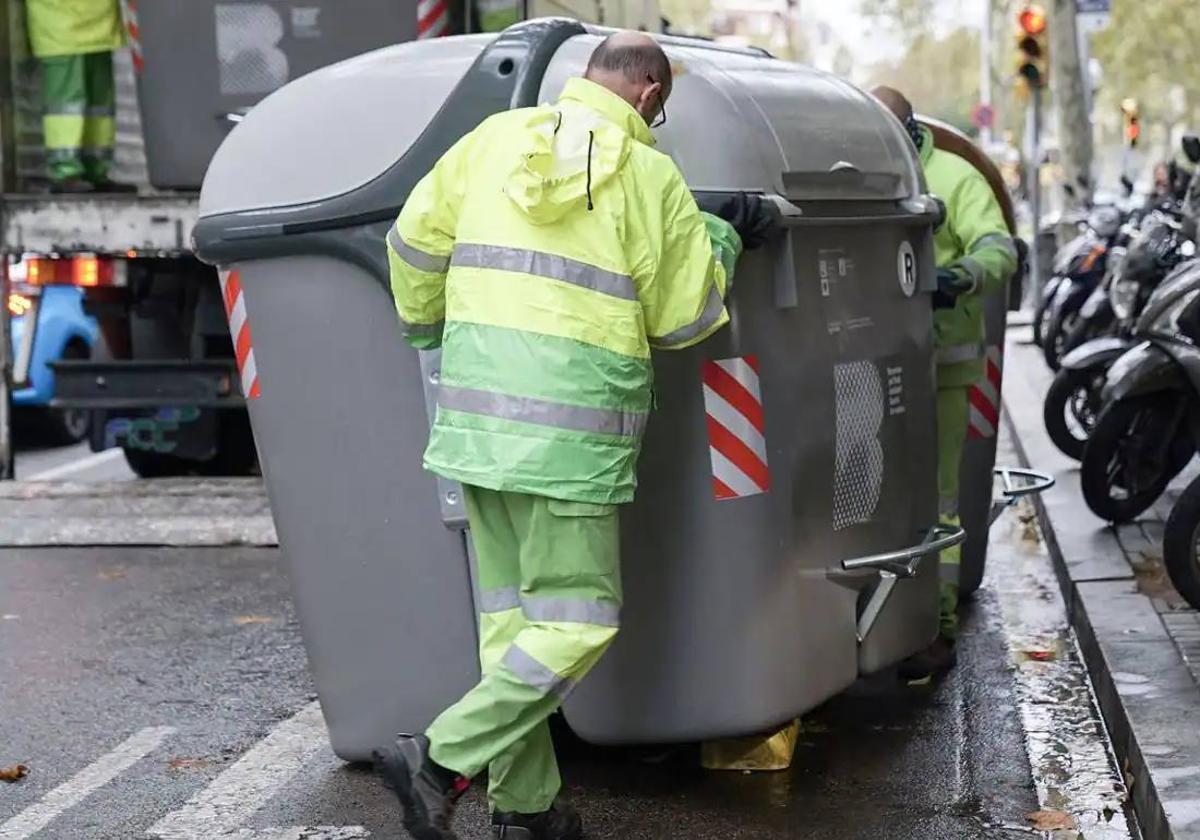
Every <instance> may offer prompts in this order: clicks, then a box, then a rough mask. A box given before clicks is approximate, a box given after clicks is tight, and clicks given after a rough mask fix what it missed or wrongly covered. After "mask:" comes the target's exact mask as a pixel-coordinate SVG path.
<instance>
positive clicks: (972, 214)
mask: <svg viewBox="0 0 1200 840" xmlns="http://www.w3.org/2000/svg"><path fill="white" fill-rule="evenodd" d="M872 93H874V95H875V96H876V97H877V98H878V99H879V100H880V101H881V102H883V104H884V105H886V106H887V107H888V109H889V110H891V111H892V113H894V114H895V115H896V117H897V119H899V120H900V122H901V123H903V124H904V127H905V130H906V132H907V133H908V134H909V136H910V137H911V138H912V141H913V144H914V145H915V146H916V148H917V154H918V156H919V157H920V160H921V168H922V170H923V171H924V173H925V182H926V185H927V186H928V188H929V191H930V192H931V193H933V194H934V195H936V196H937V197H938V198H940V199H941V200H942V201H943V202H944V203H945V205H946V220H945V222H944V223H943V224H942V226H941V227H940V228H938V230H937V231H936V232H935V234H934V237H933V247H934V261H935V262H936V263H937V281H938V289H937V292H935V293H934V297H933V305H934V315H933V337H934V347H935V348H936V350H937V424H938V497H939V501H938V504H939V508H940V510H939V519H940V521H941V523H942V524H943V525H951V526H957V525H958V524H959V516H958V495H959V482H958V477H959V471H960V468H961V465H962V453H963V446H964V445H965V443H966V440H967V420H968V411H969V406H968V402H967V391H968V389H969V388H970V387H971V386H972V385H974V384H975V383H977V382H978V381H979V380H980V379H982V378H983V364H984V342H983V339H984V323H983V297H984V295H987V294H991V293H994V292H998V291H1001V290H1003V289H1004V286H1005V284H1006V283H1007V282H1008V280H1009V278H1010V277H1012V275H1013V273H1014V272H1015V271H1016V269H1017V247H1016V244H1015V243H1014V242H1013V240H1012V236H1011V235H1010V234H1009V232H1008V225H1007V224H1006V223H1005V221H1004V212H1003V211H1002V210H1001V209H1000V203H999V202H998V201H997V200H996V196H995V194H994V193H993V192H992V188H991V186H990V185H989V184H988V182H987V179H986V178H984V176H983V174H982V173H981V172H979V170H977V169H976V168H975V167H973V166H972V165H971V164H970V163H968V162H967V161H965V160H963V159H962V158H960V157H959V156H958V155H955V154H953V153H951V152H946V151H942V150H941V149H937V148H935V147H934V143H933V134H932V132H930V130H929V129H928V128H925V127H924V126H922V125H920V124H919V123H918V122H917V120H916V118H915V117H914V116H913V107H912V104H911V103H910V102H909V101H908V99H906V98H905V97H904V95H903V94H901V93H900V92H899V91H897V90H895V89H893V88H889V87H879V88H876V89H875V90H874V91H872ZM961 556H962V554H961V549H960V548H959V547H958V546H956V547H954V548H951V549H947V550H946V551H943V552H942V555H941V558H940V560H941V562H940V567H941V579H942V582H941V596H942V597H941V628H940V632H939V634H938V638H937V640H936V641H935V642H934V644H933V645H932V646H931V647H930V648H929V649H928V650H927V651H924V652H923V653H921V654H919V655H917V656H915V657H913V659H912V660H910V661H908V662H906V663H905V664H904V665H903V666H902V667H901V673H902V674H903V675H904V676H907V677H924V676H928V675H930V674H933V673H937V672H941V671H945V670H948V669H949V668H951V667H953V666H954V663H955V660H956V656H955V640H956V639H957V636H958V580H959V565H960V562H961V561H960V558H961Z"/></svg>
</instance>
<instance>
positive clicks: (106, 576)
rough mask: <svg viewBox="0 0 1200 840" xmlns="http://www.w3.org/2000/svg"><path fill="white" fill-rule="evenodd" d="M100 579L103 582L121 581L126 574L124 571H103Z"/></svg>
mask: <svg viewBox="0 0 1200 840" xmlns="http://www.w3.org/2000/svg"><path fill="white" fill-rule="evenodd" d="M100 577H101V579H103V580H120V579H121V578H123V577H125V572H124V570H122V569H103V570H102V571H101V572H100Z"/></svg>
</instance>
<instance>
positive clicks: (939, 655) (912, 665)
mask: <svg viewBox="0 0 1200 840" xmlns="http://www.w3.org/2000/svg"><path fill="white" fill-rule="evenodd" d="M957 664H958V651H957V650H956V649H955V644H954V639H952V638H949V637H947V636H938V637H937V638H936V639H934V640H933V644H931V645H930V646H929V647H927V648H925V650H923V651H920V652H919V653H914V654H913V655H912V656H910V657H908V659H905V660H904V661H903V662H901V663H900V667H899V675H900V679H902V680H904V681H905V682H920V681H921V680H927V679H930V678H932V677H940V676H942V675H943V674H946V673H947V672H948V671H950V670H951V669H953V668H954V666H955V665H957Z"/></svg>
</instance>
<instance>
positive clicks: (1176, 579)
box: [1163, 480, 1200, 609]
mask: <svg viewBox="0 0 1200 840" xmlns="http://www.w3.org/2000/svg"><path fill="white" fill-rule="evenodd" d="M1163 565H1165V566H1166V567H1167V575H1168V576H1169V577H1170V578H1171V583H1172V584H1174V586H1175V589H1176V590H1177V591H1178V592H1179V594H1180V595H1182V596H1183V598H1184V600H1185V601H1187V602H1188V603H1189V604H1191V605H1192V607H1193V609H1200V480H1197V481H1193V482H1192V483H1191V484H1189V485H1188V486H1187V489H1186V490H1184V491H1183V493H1182V494H1180V496H1179V499H1178V501H1176V502H1175V507H1173V508H1171V515H1170V516H1168V517H1167V526H1166V530H1165V531H1164V533H1163Z"/></svg>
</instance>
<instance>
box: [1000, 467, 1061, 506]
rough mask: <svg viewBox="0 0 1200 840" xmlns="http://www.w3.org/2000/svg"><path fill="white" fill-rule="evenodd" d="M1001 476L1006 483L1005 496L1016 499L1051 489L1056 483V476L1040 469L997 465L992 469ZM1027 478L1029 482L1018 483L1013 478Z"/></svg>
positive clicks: (1012, 499)
mask: <svg viewBox="0 0 1200 840" xmlns="http://www.w3.org/2000/svg"><path fill="white" fill-rule="evenodd" d="M992 472H994V473H995V474H996V475H998V476H1000V480H1001V481H1002V482H1003V484H1004V490H1003V493H1004V497H1005V498H1006V499H1009V500H1010V501H1016V500H1017V499H1019V498H1021V497H1022V496H1032V495H1034V494H1036V493H1041V492H1044V491H1046V490H1049V489H1050V488H1051V487H1053V486H1054V485H1055V483H1056V479H1055V478H1054V476H1052V475H1050V474H1049V473H1044V472H1041V471H1040V470H1027V469H1024V468H1021V467H996V468H995V469H994V470H992ZM1014 477H1015V478H1020V479H1025V480H1026V481H1028V483H1027V484H1016V483H1015V482H1014V481H1013V478H1014Z"/></svg>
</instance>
